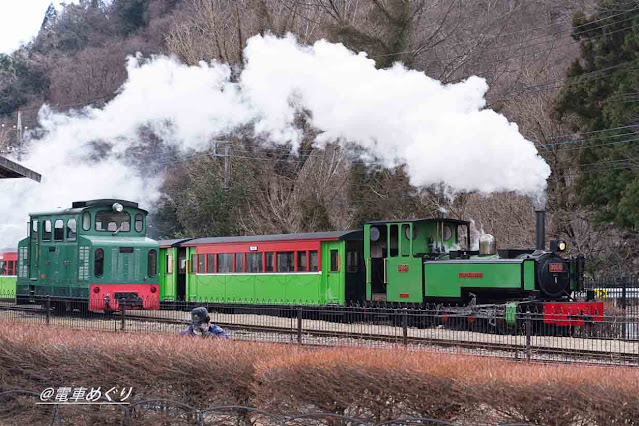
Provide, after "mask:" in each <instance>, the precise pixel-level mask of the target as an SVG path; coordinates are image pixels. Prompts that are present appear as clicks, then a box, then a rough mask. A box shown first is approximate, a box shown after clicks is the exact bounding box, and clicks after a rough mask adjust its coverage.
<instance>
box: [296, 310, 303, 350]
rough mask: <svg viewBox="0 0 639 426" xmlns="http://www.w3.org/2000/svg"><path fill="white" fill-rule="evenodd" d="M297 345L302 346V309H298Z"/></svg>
mask: <svg viewBox="0 0 639 426" xmlns="http://www.w3.org/2000/svg"><path fill="white" fill-rule="evenodd" d="M297 343H298V344H300V345H301V344H302V307H301V306H298V307H297Z"/></svg>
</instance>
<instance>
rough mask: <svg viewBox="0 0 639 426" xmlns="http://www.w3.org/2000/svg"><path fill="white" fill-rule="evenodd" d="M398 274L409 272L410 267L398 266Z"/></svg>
mask: <svg viewBox="0 0 639 426" xmlns="http://www.w3.org/2000/svg"><path fill="white" fill-rule="evenodd" d="M397 272H408V265H397Z"/></svg>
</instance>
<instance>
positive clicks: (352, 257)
mask: <svg viewBox="0 0 639 426" xmlns="http://www.w3.org/2000/svg"><path fill="white" fill-rule="evenodd" d="M358 269H359V265H358V257H357V252H356V251H355V250H351V251H348V252H346V270H347V272H349V273H351V274H354V273H356V272H357V270H358Z"/></svg>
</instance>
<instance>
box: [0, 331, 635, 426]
mask: <svg viewBox="0 0 639 426" xmlns="http://www.w3.org/2000/svg"><path fill="white" fill-rule="evenodd" d="M112 385H120V386H133V388H134V397H133V398H134V400H135V401H139V400H146V399H152V398H166V399H168V400H173V401H178V402H181V403H184V404H188V405H190V406H194V407H197V408H206V407H211V406H216V405H244V406H256V407H259V408H262V409H265V410H270V411H274V412H283V413H303V412H313V411H329V412H334V413H339V414H345V415H351V416H357V417H361V418H365V419H367V420H369V421H373V422H377V421H384V420H388V419H392V418H398V417H405V416H420V417H430V418H438V419H446V420H453V421H464V422H468V421H476V422H478V421H485V422H495V423H496V422H530V423H532V424H540V425H542V424H543V425H571V424H572V425H611V424H638V423H639V420H638V419H639V397H638V395H639V370H635V369H630V368H605V367H601V368H597V367H583V366H582V367H577V366H564V365H539V364H524V363H516V362H508V361H504V360H498V359H491V358H479V357H471V356H461V355H458V356H456V355H438V354H432V353H423V352H411V351H406V350H404V349H395V350H383V349H378V350H375V349H344V348H335V349H322V350H312V349H303V348H302V349H300V348H296V347H293V346H285V345H275V344H257V343H246V342H235V341H219V340H214V341H208V340H201V339H187V338H180V337H178V336H146V335H133V334H115V333H98V334H95V333H88V332H79V331H72V330H67V329H56V328H50V329H49V328H45V327H40V326H39V327H26V326H24V325H20V324H11V323H4V324H0V392H2V391H4V390H8V389H28V390H34V391H35V392H38V393H39V392H40V391H41V390H42V389H44V388H45V387H55V388H57V387H60V386H71V387H74V386H84V387H87V386H112ZM9 402H10V403H11V404H13V405H6V404H9ZM33 403H34V401H33V399H24V398H22V399H20V398H19V399H11V400H9V399H5V400H0V404H5V406H6V407H8V408H7V410H6V411H3V410H2V409H1V408H0V420H2V421H5V422H6V424H15V423H18V422H19V423H24V424H27V423H30V424H40V423H43V422H50V418H51V417H50V416H51V414H52V411H51V407H39V408H38V409H34V407H33ZM71 410H74V411H71ZM63 414H64V419H65V420H66V423H68V424H86V423H89V422H93V423H96V424H97V423H100V424H119V422H120V419H121V414H120V412H119V411H118V409H117V408H113V407H106V408H104V407H99V408H98V407H84V408H81V409H77V410H76V409H75V408H72V407H64V412H63ZM163 415H164V416H167V415H169V416H174V418H172V420H171V422H170V423H171V424H173V423H180V422H184V423H185V424H188V423H189V422H190V421H192V419H191V418H189V417H188V416H181V417H179V416H177V415H176V413H175V412H165V413H164V414H163ZM140 416H141V417H140V418H138V419H137V421H138V423H136V424H139V423H142V424H147V423H148V424H153V423H155V424H157V423H158V422H159V420H158V418H156V417H153V416H154V414H153V413H151V414H149V413H146V414H144V415H142V414H140ZM240 420H242V421H246V422H248V421H249V418H248V416H247V417H245V418H241V419H240ZM475 424H476V423H475Z"/></svg>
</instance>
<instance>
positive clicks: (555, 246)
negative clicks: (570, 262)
mask: <svg viewBox="0 0 639 426" xmlns="http://www.w3.org/2000/svg"><path fill="white" fill-rule="evenodd" d="M567 248H568V244H566V242H565V241H564V240H552V241H551V242H550V251H553V252H555V253H561V252H563V251H566V249H567Z"/></svg>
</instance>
